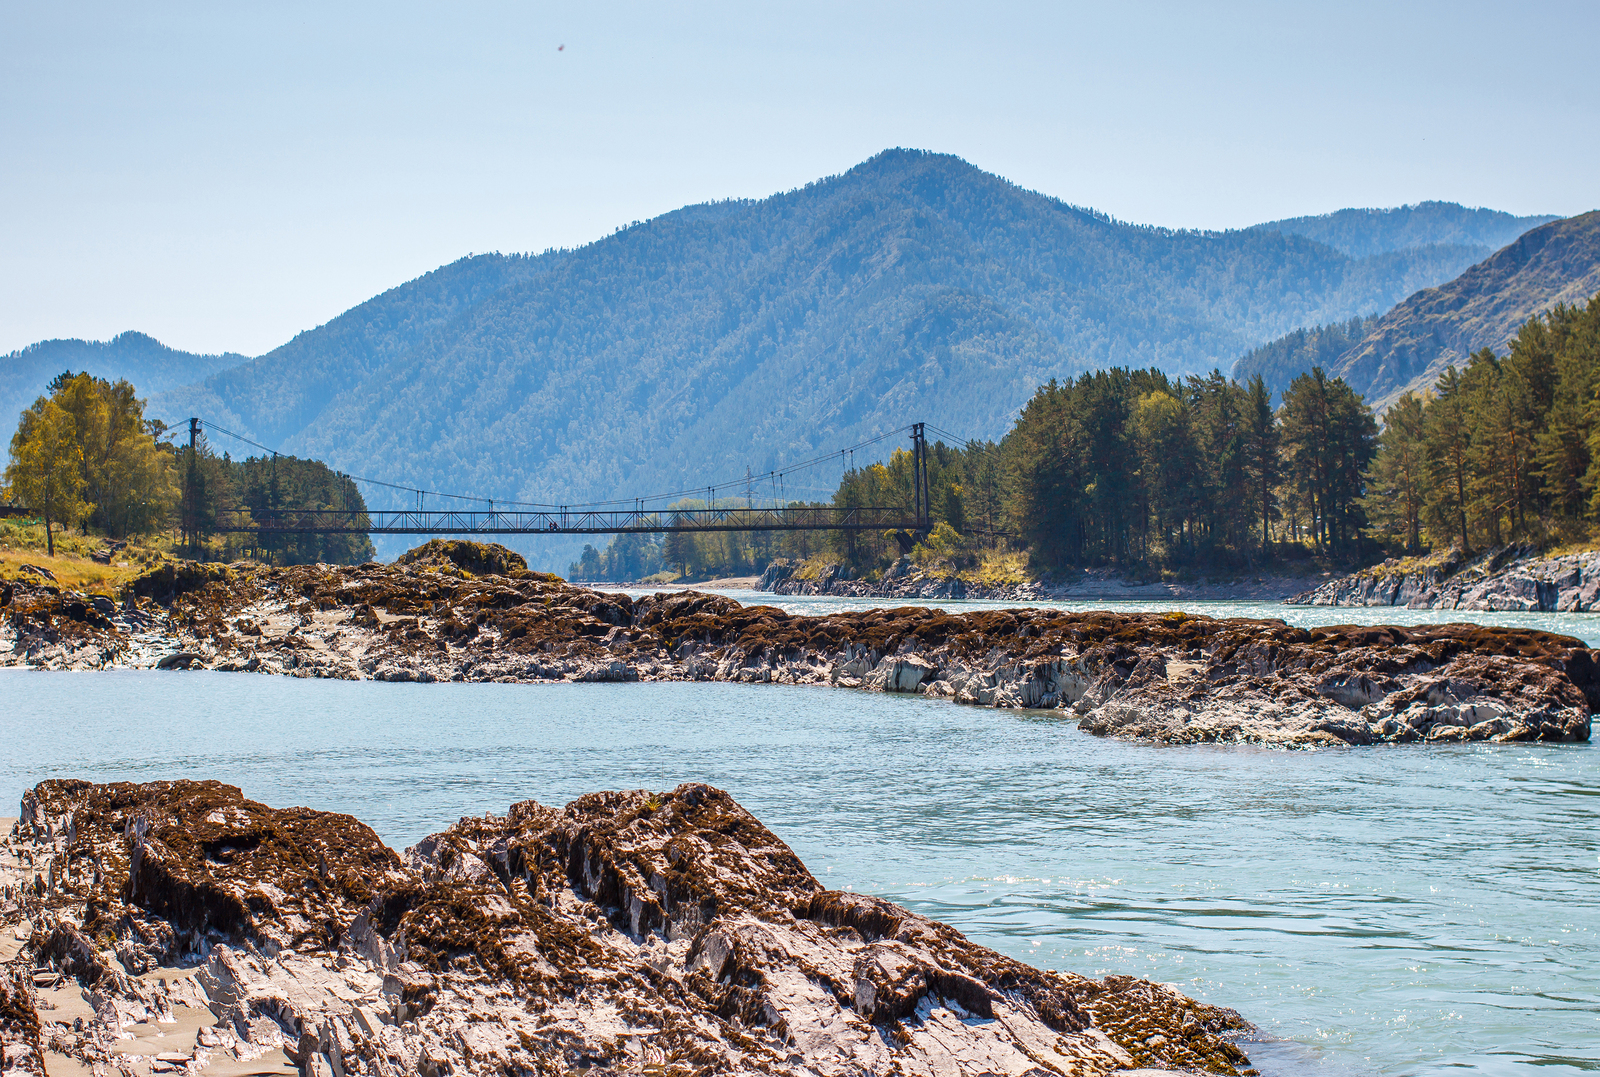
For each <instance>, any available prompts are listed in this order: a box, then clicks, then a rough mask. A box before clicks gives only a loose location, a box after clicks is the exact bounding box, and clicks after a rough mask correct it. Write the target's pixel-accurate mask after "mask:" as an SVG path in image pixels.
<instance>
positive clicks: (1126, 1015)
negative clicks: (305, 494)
mask: <svg viewBox="0 0 1600 1077" xmlns="http://www.w3.org/2000/svg"><path fill="white" fill-rule="evenodd" d="M1249 1029H1250V1026H1249V1025H1248V1024H1247V1023H1246V1022H1245V1021H1244V1020H1243V1019H1242V1018H1241V1017H1240V1016H1239V1014H1237V1013H1236V1012H1234V1011H1233V1010H1229V1009H1224V1008H1220V1007H1217V1006H1212V1005H1207V1004H1205V1003H1202V1002H1198V1001H1196V1000H1194V999H1191V998H1188V997H1186V996H1184V995H1182V994H1180V993H1178V992H1177V991H1175V990H1173V989H1172V988H1170V987H1166V986H1163V985H1161V984H1156V983H1151V982H1149V981H1146V980H1140V979H1135V978H1132V977H1127V976H1108V977H1106V978H1105V979H1100V980H1096V979H1090V978H1087V977H1083V976H1079V975H1074V974H1072V973H1061V972H1046V971H1041V970H1039V969H1035V968H1031V967H1029V966H1027V965H1024V964H1022V963H1021V962H1018V961H1014V960H1012V959H1011V958H1008V957H1006V956H1004V955H1002V954H999V953H995V952H994V951H991V950H987V949H984V948H983V947H981V946H977V945H975V944H973V943H971V942H969V941H968V940H967V939H966V938H965V937H963V936H962V935H961V934H960V933H959V932H957V931H955V930H954V929H952V928H950V927H947V926H946V925H944V924H941V923H938V922H936V921H933V920H929V919H926V918H924V917H922V916H918V915H916V914H915V913H912V912H909V911H908V910H906V909H903V908H901V907H900V906H898V905H894V904H892V903H890V902H887V901H883V900H880V899H878V898H872V897H868V896H865V895H862V894H856V893H852V892H848V891H838V890H828V889H826V888H824V887H823V886H822V885H821V884H820V883H818V881H817V880H816V879H815V878H814V877H813V876H812V875H811V873H810V872H808V871H807V870H806V867H805V865H804V864H802V863H801V862H800V860H799V858H798V857H796V856H795V855H794V853H793V852H791V851H790V850H789V848H788V847H787V846H785V845H784V843H783V842H782V841H780V840H779V839H778V838H777V836H775V835H774V834H773V833H772V832H771V831H769V830H768V829H767V828H766V827H764V826H762V825H761V823H760V822H759V821H758V820H756V819H755V818H754V817H753V816H752V815H750V814H749V813H748V812H746V811H745V810H744V809H743V808H741V807H740V806H739V805H738V804H737V803H735V802H734V800H733V799H732V798H731V797H729V796H728V794H727V793H724V792H722V791H720V790H717V789H713V788H711V787H709V786H705V785H695V784H686V785H682V786H679V787H678V788H677V789H675V790H672V791H671V792H667V793H660V794H652V793H646V792H643V791H639V792H629V793H595V794H591V795H589V796H584V797H581V798H579V799H578V800H575V801H573V802H572V803H571V804H568V805H567V806H566V807H565V808H560V809H555V808H549V807H545V806H543V805H540V804H537V803H535V802H533V801H524V802H522V803H519V804H513V805H512V806H511V808H510V809H509V811H508V812H507V813H506V814H505V815H503V816H493V815H490V816H482V817H477V818H466V819H462V820H461V821H460V822H458V823H457V824H456V825H454V826H452V827H450V828H449V829H448V830H445V831H443V832H442V833H438V834H435V835H433V836H431V837H429V838H427V839H425V840H423V841H422V842H420V843H418V844H417V845H416V846H415V847H413V848H411V849H408V850H406V852H405V855H404V856H400V855H397V854H396V853H394V852H393V851H392V850H390V849H389V848H387V847H386V846H385V845H384V844H383V843H382V842H381V841H380V840H379V839H378V836H377V835H376V834H375V833H373V831H372V830H371V829H369V828H368V827H367V826H365V825H364V824H362V823H360V822H358V821H357V820H355V819H353V818H351V817H349V816H346V815H335V814H330V813H328V812H321V811H313V810H311V809H308V808H287V809H278V808H271V807H268V806H267V805H265V804H260V803H257V802H255V801H251V800H247V799H245V798H244V797H243V796H242V795H241V793H240V791H239V790H238V789H236V788H234V787H232V786H228V785H223V784H220V783H218V782H188V781H175V782H164V781H163V782H151V783H148V784H144V785H133V784H128V783H118V784H112V785H93V784H90V783H88V782H82V781H64V780H55V781H48V782H45V783H43V784H41V785H39V786H38V787H37V788H35V789H33V790H31V791H29V792H28V793H27V794H25V795H24V797H23V801H22V808H21V816H20V818H19V819H18V821H17V822H16V824H15V825H14V826H13V827H12V828H11V831H10V834H9V836H8V837H7V838H5V840H4V842H3V844H0V1072H3V1073H4V1074H5V1077H41V1075H43V1074H44V1073H46V1072H47V1071H48V1072H52V1073H60V1072H62V1071H64V1070H65V1071H69V1072H70V1071H72V1069H73V1067H91V1068H92V1069H93V1072H95V1073H97V1074H100V1073H122V1074H127V1075H133V1074H138V1075H143V1074H152V1073H174V1072H188V1073H193V1074H199V1073H231V1074H242V1073H254V1072H283V1070H284V1068H285V1067H286V1065H288V1064H292V1065H293V1066H294V1067H296V1069H297V1070H298V1072H299V1073H300V1074H301V1075H302V1077H355V1075H361V1077H367V1075H373V1077H383V1075H388V1077H394V1075H399V1074H421V1075H424V1077H438V1075H442V1074H450V1073H455V1074H484V1075H489V1074H494V1075H501V1074H519V1075H520V1074H541V1075H543V1074H550V1075H556V1074H562V1075H565V1074H576V1073H588V1074H595V1075H606V1074H622V1073H632V1074H660V1075H663V1077H666V1075H675V1077H686V1075H691V1074H693V1075H701V1074H704V1075H710V1074H722V1073H746V1074H771V1075H780V1074H795V1075H800V1074H805V1075H808V1077H811V1075H817V1077H821V1075H847V1074H904V1075H908V1077H910V1075H928V1077H932V1075H935V1074H938V1075H952V1077H954V1075H972V1077H978V1075H980V1074H981V1075H989V1077H998V1075H1015V1077H1023V1075H1030V1077H1044V1075H1047V1074H1062V1075H1074V1077H1099V1075H1106V1074H1118V1073H1123V1074H1129V1075H1130V1077H1131V1075H1133V1074H1141V1075H1143V1077H1154V1074H1155V1073H1157V1072H1160V1071H1170V1070H1182V1071H1187V1072H1205V1073H1214V1074H1223V1075H1233V1074H1253V1073H1254V1072H1255V1071H1254V1070H1252V1069H1250V1068H1248V1067H1249V1062H1248V1059H1247V1058H1246V1056H1245V1054H1244V1053H1243V1051H1242V1050H1241V1049H1240V1048H1239V1046H1238V1045H1237V1044H1236V1043H1235V1039H1236V1038H1238V1037H1239V1036H1240V1035H1241V1034H1243V1033H1246V1032H1248V1031H1249Z"/></svg>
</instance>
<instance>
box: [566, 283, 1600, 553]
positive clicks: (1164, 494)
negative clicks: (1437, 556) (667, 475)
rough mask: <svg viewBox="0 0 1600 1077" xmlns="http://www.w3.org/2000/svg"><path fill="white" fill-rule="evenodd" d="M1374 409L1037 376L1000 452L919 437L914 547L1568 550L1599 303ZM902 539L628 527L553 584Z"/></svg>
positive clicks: (1563, 313)
mask: <svg viewBox="0 0 1600 1077" xmlns="http://www.w3.org/2000/svg"><path fill="white" fill-rule="evenodd" d="M1597 298H1600V297H1597ZM1384 418H1385V425H1384V428H1383V431H1382V433H1381V434H1380V432H1379V428H1378V424H1377V422H1376V420H1375V418H1374V416H1373V413H1372V410H1371V408H1369V407H1368V405H1367V404H1366V402H1365V401H1364V400H1362V398H1361V397H1360V395H1359V394H1357V393H1356V392H1355V391H1354V390H1352V389H1351V388H1350V386H1349V385H1347V384H1346V383H1345V382H1344V381H1343V380H1342V379H1339V378H1330V377H1329V376H1328V375H1327V374H1326V373H1325V372H1324V371H1323V369H1322V368H1321V367H1320V366H1316V367H1312V368H1311V369H1310V370H1309V371H1306V372H1304V373H1301V374H1299V375H1297V376H1296V377H1294V378H1293V379H1292V380H1290V381H1289V383H1288V385H1287V387H1286V388H1285V390H1284V392H1283V399H1282V403H1281V405H1279V406H1277V407H1273V405H1272V393H1271V391H1270V389H1269V387H1268V385H1267V384H1266V382H1265V380H1264V379H1263V377H1262V376H1261V375H1260V374H1257V375H1255V376H1253V377H1251V378H1250V379H1249V380H1248V381H1247V382H1245V383H1243V384H1240V383H1239V382H1235V381H1231V380H1229V379H1228V378H1226V377H1224V376H1223V375H1222V374H1221V373H1220V372H1219V371H1213V372H1212V373H1211V374H1210V375H1208V376H1204V377H1200V376H1194V377H1188V378H1176V377H1172V376H1170V375H1168V374H1165V373H1163V372H1162V371H1160V370H1155V369H1148V370H1138V369H1126V368H1112V369H1109V370H1100V371H1095V372H1093V373H1087V374H1084V375H1082V376H1080V377H1077V378H1075V379H1070V380H1066V381H1051V382H1049V383H1048V384H1046V385H1043V386H1041V387H1040V388H1039V390H1038V391H1037V392H1036V393H1035V394H1034V396H1033V397H1032V399H1030V400H1029V401H1028V403H1027V405H1026V406H1025V407H1024V408H1023V409H1022V413H1021V415H1020V416H1019V417H1018V419H1017V420H1016V423H1015V424H1014V426H1013V428H1012V429H1011V430H1010V432H1009V433H1007V434H1006V436H1005V437H1004V438H1002V439H1000V440H999V441H998V442H994V441H986V442H969V443H967V444H964V445H947V444H945V443H943V442H936V443H935V444H933V445H932V446H930V452H929V456H928V480H929V486H930V488H931V492H932V519H933V523H934V527H933V530H932V531H931V533H929V534H928V535H926V536H922V537H921V538H920V543H919V546H918V549H917V550H916V551H915V552H916V553H917V554H918V555H919V556H923V555H926V556H930V557H933V558H936V559H944V560H946V561H948V562H950V563H951V564H952V565H953V566H954V567H956V568H958V569H960V568H966V567H972V566H974V565H976V564H978V563H979V562H980V561H981V559H982V558H983V556H984V555H985V553H986V552H989V551H995V550H1002V551H1003V550H1018V549H1026V550H1027V551H1028V552H1029V555H1030V558H1031V561H1032V563H1033V565H1034V567H1035V568H1036V569H1044V570H1061V569H1067V568H1073V567H1086V566H1093V565H1115V566H1118V567H1121V568H1123V569H1125V570H1128V571H1131V572H1134V573H1138V574H1146V573H1148V574H1154V573H1158V572H1161V571H1167V570H1182V569H1185V568H1191V569H1197V570H1208V571H1216V570H1246V569H1251V568H1260V567H1262V566H1264V565H1265V564H1266V563H1268V562H1270V561H1275V560H1279V559H1283V558H1285V557H1304V556H1311V555H1320V556H1323V557H1325V558H1327V559H1329V560H1330V561H1332V562H1335V563H1342V564H1352V563H1357V562H1362V561H1367V560H1371V559H1376V558H1377V557H1380V556H1384V555H1386V554H1393V553H1401V552H1410V553H1417V552H1422V551H1425V550H1430V549H1447V548H1450V547H1456V548H1458V549H1461V550H1463V551H1469V552H1470V551H1473V550H1478V549H1482V548H1485V547H1491V546H1499V545H1503V544H1505V543H1509V542H1516V541H1526V542H1532V543H1536V544H1547V543H1550V542H1555V541H1573V540H1578V539H1585V538H1587V537H1588V535H1589V533H1590V528H1591V526H1592V525H1593V524H1595V523H1600V302H1593V301H1591V302H1590V303H1589V304H1587V306H1586V307H1576V306H1559V307H1557V308H1556V309H1555V310H1553V311H1551V312H1550V313H1549V314H1547V315H1544V316H1542V317H1539V318H1535V319H1532V320H1530V321H1529V322H1527V323H1526V324H1525V325H1523V326H1522V328H1521V330H1520V331H1519V332H1518V334H1517V336H1516V337H1515V338H1514V339H1513V341H1512V342H1511V344H1510V347H1509V350H1508V351H1507V353H1506V354H1505V355H1504V356H1503V357H1502V356H1496V355H1495V354H1494V352H1492V351H1490V350H1484V351H1482V352H1479V353H1478V354H1476V355H1474V356H1472V357H1471V359H1470V360H1469V362H1468V363H1467V364H1466V366H1465V367H1464V368H1463V369H1459V370H1458V369H1456V368H1454V367H1452V368H1449V369H1447V370H1446V371H1445V372H1444V374H1443V375H1442V376H1441V377H1440V378H1439V379H1438V382H1437V384H1436V385H1434V386H1433V387H1432V388H1431V389H1429V390H1428V391H1427V392H1426V393H1424V394H1421V395H1417V394H1407V395H1406V396H1403V397H1402V398H1401V399H1400V400H1398V401H1397V402H1395V403H1394V404H1393V405H1392V406H1391V407H1390V408H1389V409H1388V411H1387V413H1386V415H1385V417H1384ZM913 481H914V480H913V466H912V456H911V454H910V453H909V452H905V451H903V450H899V451H896V452H895V453H894V454H893V455H892V456H891V457H890V458H889V459H888V460H887V461H885V462H883V463H875V464H871V465H868V466H865V467H861V468H857V469H852V470H850V471H848V472H847V473H846V474H845V475H844V477H843V480H842V481H841V482H840V484H839V487H838V489H837V491H836V492H835V494H834V495H833V498H832V502H831V503H832V504H833V505H834V506H837V507H840V508H844V507H850V506H863V505H874V506H893V505H910V504H911V502H912V490H913ZM795 504H800V503H799V502H796V503H795ZM812 504H816V503H815V502H813V503H812ZM905 538H906V536H903V535H896V534H894V533H892V532H813V533H806V532H794V533H779V534H766V535H763V534H761V533H759V532H756V533H749V534H745V535H738V534H732V535H693V534H690V535H672V536H667V537H666V539H665V540H663V539H662V538H660V537H651V536H624V537H621V538H619V539H618V540H616V541H614V542H613V543H612V544H611V545H610V546H608V547H607V548H606V549H604V550H596V549H594V548H592V547H590V548H587V549H586V550H585V554H584V557H583V559H582V560H581V561H580V562H577V563H574V565H573V566H572V570H571V571H572V573H573V574H574V576H575V578H583V579H639V578H642V577H643V576H644V575H648V574H650V572H653V571H657V570H659V569H662V568H669V569H672V570H673V571H678V572H683V573H685V574H686V575H688V576H690V577H694V576H705V575H724V574H726V575H739V574H747V573H755V572H759V571H760V570H761V569H762V568H763V567H764V566H765V565H766V563H767V562H768V561H769V560H770V559H771V558H774V557H789V558H796V559H806V558H811V557H819V556H820V557H826V558H829V559H833V560H837V561H842V562H844V563H847V564H849V565H850V566H852V567H853V568H854V569H855V570H856V571H858V572H860V573H870V572H872V571H873V570H875V569H882V568H884V567H886V566H887V565H888V564H889V563H890V562H892V561H893V560H894V559H895V558H896V557H898V556H899V555H900V554H901V553H902V552H903V550H904V548H905V545H904V544H905Z"/></svg>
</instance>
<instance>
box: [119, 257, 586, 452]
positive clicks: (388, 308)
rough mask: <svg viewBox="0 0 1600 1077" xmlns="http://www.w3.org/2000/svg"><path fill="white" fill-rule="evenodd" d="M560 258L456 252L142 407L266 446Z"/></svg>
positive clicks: (455, 329)
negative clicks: (197, 420) (201, 420)
mask: <svg viewBox="0 0 1600 1077" xmlns="http://www.w3.org/2000/svg"><path fill="white" fill-rule="evenodd" d="M560 258H561V255H560V254H559V253H557V252H550V253H546V254H543V255H539V256H536V257H530V256H528V255H509V256H508V255H500V254H481V255H477V256H474V257H468V258H462V259H460V260H459V261H456V262H452V263H450V264H449V265H447V266H441V267H440V268H438V269H436V270H434V271H433V272H431V273H427V274H424V275H423V276H421V277H418V278H417V279H416V280H413V281H408V282H407V283H405V284H402V285H400V286H399V287H396V288H391V289H389V290H388V291H387V292H384V293H383V294H382V295H379V296H376V297H375V298H372V299H369V300H367V301H366V302H365V303H362V304H361V305H360V306H356V307H352V308H351V309H349V310H347V311H345V312H344V313H343V314H341V315H339V316H338V317H337V318H334V319H333V320H331V321H329V322H326V323H325V324H323V325H320V326H318V327H317V328H315V329H308V330H307V331H305V332H303V333H301V334H299V335H298V336H296V337H295V338H294V339H293V340H291V341H289V343H287V344H285V345H283V346H282V347H279V348H274V349H273V350H272V351H270V352H267V353H266V354H265V355H263V356H260V357H258V358H256V359H251V360H247V361H244V362H242V363H239V364H236V365H232V364H231V365H230V366H231V368H230V369H227V370H224V371H222V372H220V373H217V374H216V375H215V376H212V377H209V378H207V379H206V380H205V381H204V382H202V383H200V384H198V385H189V386H187V387H185V388H182V389H177V390H176V391H167V392H160V391H157V392H156V393H155V395H154V396H153V398H152V400H151V401H150V409H151V411H152V412H153V413H155V414H160V415H164V416H166V417H167V421H168V422H170V423H173V424H176V423H177V422H178V421H181V420H182V419H183V418H184V417H187V416H189V415H201V416H205V417H207V418H210V419H211V420H212V421H214V422H217V423H221V424H222V425H223V426H227V427H229V428H230V429H233V430H238V431H240V432H241V433H244V432H248V433H249V434H250V435H251V436H253V437H255V438H256V439H257V440H259V441H264V442H266V443H267V444H269V445H276V444H278V443H280V442H283V441H286V440H288V439H289V438H291V437H293V436H294V435H295V434H297V433H299V432H300V431H301V430H303V429H304V428H305V426H306V425H307V424H308V423H310V422H312V421H313V420H315V418H316V417H317V416H318V415H319V414H321V412H322V410H323V409H324V408H326V407H327V406H328V404H329V402H330V401H332V400H334V399H336V398H337V397H338V396H339V394H341V393H343V392H346V391H347V390H349V389H351V388H352V387H354V386H355V385H358V384H359V383H360V382H361V380H362V379H364V378H366V377H368V376H370V375H371V374H373V373H375V372H377V371H379V370H382V369H383V368H384V366H386V365H387V364H388V363H390V362H391V361H393V360H394V359H396V358H398V357H400V356H403V355H405V354H406V353H407V352H408V351H410V350H411V349H413V348H415V347H417V346H418V345H420V344H423V343H424V342H426V341H428V340H430V339H431V338H433V337H434V336H438V335H444V336H449V335H450V334H451V333H452V332H458V331H459V327H460V323H461V321H462V319H463V318H464V317H465V316H466V315H468V314H470V313H471V312H472V311H473V310H475V309H476V308H477V307H479V306H481V305H482V304H483V303H484V302H485V301H486V300H488V299H489V298H491V297H492V296H494V295H497V294H498V293H500V292H501V291H503V290H504V289H506V288H507V287H508V286H510V285H512V284H514V283H517V282H518V281H523V280H527V279H529V278H530V277H535V276H537V275H539V274H540V273H543V272H546V271H547V270H548V269H549V268H550V266H551V265H553V264H555V263H556V262H558V261H559V260H560ZM163 388H165V387H163ZM152 389H154V387H153V386H152Z"/></svg>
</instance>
